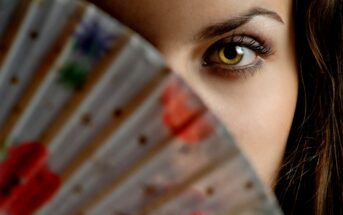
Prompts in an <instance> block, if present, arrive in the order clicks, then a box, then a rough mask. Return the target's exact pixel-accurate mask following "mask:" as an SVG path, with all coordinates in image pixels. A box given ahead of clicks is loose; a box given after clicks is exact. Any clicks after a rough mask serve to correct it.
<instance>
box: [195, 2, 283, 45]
mask: <svg viewBox="0 0 343 215" xmlns="http://www.w3.org/2000/svg"><path fill="white" fill-rule="evenodd" d="M256 16H266V17H269V18H271V19H274V20H276V21H278V22H280V23H282V24H284V21H283V20H282V18H281V16H280V15H279V14H277V13H276V12H274V11H271V10H267V9H264V8H261V7H254V8H252V9H250V10H249V11H248V12H247V13H245V14H243V15H240V16H237V17H234V18H231V19H229V20H227V21H225V22H222V23H217V24H214V25H211V26H208V27H206V28H205V29H203V30H202V31H200V33H198V34H196V36H195V37H194V40H205V39H209V38H212V37H215V36H219V35H222V34H224V33H227V32H230V31H233V30H234V29H236V28H238V27H240V26H242V25H244V24H246V23H247V22H249V21H250V20H251V19H252V18H254V17H256Z"/></svg>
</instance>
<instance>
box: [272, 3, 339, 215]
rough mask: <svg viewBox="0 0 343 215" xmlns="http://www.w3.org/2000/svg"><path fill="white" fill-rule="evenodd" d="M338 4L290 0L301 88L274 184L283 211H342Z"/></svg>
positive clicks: (336, 212) (302, 212)
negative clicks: (292, 1) (291, 2)
mask: <svg viewBox="0 0 343 215" xmlns="http://www.w3.org/2000/svg"><path fill="white" fill-rule="evenodd" d="M342 5H343V3H342V1H341V0H295V1H294V26H295V35H296V47H297V55H298V65H299V80H300V83H301V87H300V90H299V97H298V104H297V110H296V114H295V118H294V122H293V126H292V130H291V133H290V136H289V140H288V144H287V149H286V153H285V156H284V161H283V165H282V167H281V170H280V173H279V178H278V181H277V185H276V188H275V192H276V195H277V197H278V199H279V201H280V204H281V205H282V207H283V210H284V211H285V213H286V214H343V145H342V144H343V142H342V141H343V98H342V97H343V74H342V72H343V34H342V25H343V18H342V14H343V10H342V8H343V6H342Z"/></svg>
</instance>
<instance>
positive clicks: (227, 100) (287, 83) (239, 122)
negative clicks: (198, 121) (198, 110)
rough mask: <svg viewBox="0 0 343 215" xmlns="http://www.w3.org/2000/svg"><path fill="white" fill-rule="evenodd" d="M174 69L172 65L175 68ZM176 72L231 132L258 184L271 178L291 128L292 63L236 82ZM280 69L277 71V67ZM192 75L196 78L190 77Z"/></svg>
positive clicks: (294, 84)
mask: <svg viewBox="0 0 343 215" xmlns="http://www.w3.org/2000/svg"><path fill="white" fill-rule="evenodd" d="M174 65H176V64H174ZM177 65H179V66H182V65H183V66H184V67H183V68H179V70H177V71H188V72H182V73H181V74H180V75H181V76H183V78H184V79H186V81H187V82H188V83H189V84H190V85H191V86H192V87H193V88H194V90H195V91H196V92H197V93H198V94H199V96H200V97H201V98H202V99H203V101H204V102H205V103H206V105H207V106H208V107H209V108H210V109H211V110H212V111H213V112H214V113H215V115H217V117H218V118H219V119H220V120H221V121H222V122H223V123H224V124H225V126H226V127H227V128H228V129H229V130H230V132H231V133H232V134H233V136H234V137H235V139H236V140H237V143H238V144H239V146H240V148H241V149H242V150H243V152H244V153H245V154H246V155H247V157H248V158H249V159H250V161H251V163H252V164H253V166H254V167H255V168H256V170H257V172H258V174H259V175H260V177H261V178H262V180H263V181H264V182H265V183H266V184H269V185H270V183H271V181H272V180H273V178H274V177H275V172H276V171H277V169H278V166H279V163H280V161H281V159H282V156H283V153H284V148H285V145H286V142H287V138H288V135H289V130H290V128H291V125H292V121H293V117H294V112H295V107H296V101H297V92H298V79H297V71H296V68H295V66H294V65H295V63H293V62H281V63H278V64H276V63H270V64H268V66H267V65H266V66H265V67H264V68H263V69H262V70H261V71H257V72H256V73H255V74H253V75H249V74H247V75H246V77H242V78H239V79H235V80H233V79H232V80H230V79H225V78H223V77H217V76H214V75H213V74H208V73H199V72H191V71H194V68H193V69H192V68H191V67H190V66H189V67H188V69H185V68H187V64H186V63H185V64H183V63H182V61H179V62H178V64H177ZM280 68H281V69H280ZM194 74H195V75H194Z"/></svg>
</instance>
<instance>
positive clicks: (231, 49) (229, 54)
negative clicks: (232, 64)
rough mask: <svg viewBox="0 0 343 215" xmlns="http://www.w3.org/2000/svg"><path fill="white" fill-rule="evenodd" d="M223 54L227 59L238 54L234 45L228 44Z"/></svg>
mask: <svg viewBox="0 0 343 215" xmlns="http://www.w3.org/2000/svg"><path fill="white" fill-rule="evenodd" d="M224 55H225V57H226V58H227V59H235V58H236V57H237V55H238V53H237V50H236V46H228V47H226V48H225V49H224Z"/></svg>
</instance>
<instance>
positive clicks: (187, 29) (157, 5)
mask: <svg viewBox="0 0 343 215" xmlns="http://www.w3.org/2000/svg"><path fill="white" fill-rule="evenodd" d="M290 3H291V0H282V1H275V0H239V1H237V0H172V1H166V0H126V1H122V0H112V1H111V4H110V5H109V7H110V9H109V10H110V11H111V12H112V14H113V15H114V16H115V17H117V18H118V19H119V20H121V21H122V22H124V23H125V24H127V25H128V26H130V27H131V28H133V29H134V30H136V31H138V32H139V33H141V34H142V35H143V36H145V37H146V38H147V39H148V40H150V41H151V42H153V43H155V44H158V43H159V42H160V40H161V39H163V40H164V41H174V42H178V41H181V40H184V39H187V38H191V37H192V36H193V35H194V34H195V33H196V32H197V31H198V30H199V29H200V28H201V27H205V26H207V25H211V24H213V23H216V22H223V21H225V20H227V19H229V18H230V17H235V16H238V15H240V14H243V13H244V12H245V11H248V10H249V9H251V8H253V7H263V8H265V9H268V10H272V11H275V12H276V13H278V14H279V15H280V16H281V17H282V19H283V20H285V21H287V20H288V19H289V17H290V15H289V14H290V8H291V6H290V5H291V4H290Z"/></svg>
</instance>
